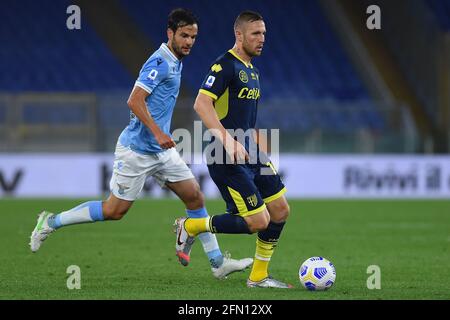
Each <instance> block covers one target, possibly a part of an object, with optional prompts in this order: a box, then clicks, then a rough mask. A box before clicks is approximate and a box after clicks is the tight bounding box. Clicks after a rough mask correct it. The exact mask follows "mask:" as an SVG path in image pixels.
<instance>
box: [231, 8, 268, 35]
mask: <svg viewBox="0 0 450 320" xmlns="http://www.w3.org/2000/svg"><path fill="white" fill-rule="evenodd" d="M260 20H264V19H263V17H262V16H261V15H260V14H259V13H258V12H255V11H250V10H246V11H242V12H241V13H240V14H239V15H238V16H237V18H236V21H235V22H234V29H235V30H236V28H237V27H239V26H240V25H242V24H243V23H244V22H253V21H260Z"/></svg>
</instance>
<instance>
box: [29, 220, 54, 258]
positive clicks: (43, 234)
mask: <svg viewBox="0 0 450 320" xmlns="http://www.w3.org/2000/svg"><path fill="white" fill-rule="evenodd" d="M53 215H54V214H53V213H50V212H48V211H42V212H41V213H40V214H39V215H38V219H37V224H36V227H35V228H34V230H33V232H32V233H31V237H30V248H31V251H32V252H36V251H38V250H39V248H40V247H41V245H42V242H43V241H44V240H45V239H47V237H48V236H49V235H50V233H52V232H53V231H55V229H53V228H51V227H49V225H48V219H49V218H50V217H52V216H53Z"/></svg>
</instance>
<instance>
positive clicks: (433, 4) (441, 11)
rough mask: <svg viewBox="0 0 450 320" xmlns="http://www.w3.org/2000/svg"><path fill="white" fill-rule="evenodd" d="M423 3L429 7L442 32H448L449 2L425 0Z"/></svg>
mask: <svg viewBox="0 0 450 320" xmlns="http://www.w3.org/2000/svg"><path fill="white" fill-rule="evenodd" d="M425 3H426V4H428V5H429V6H430V8H431V10H432V11H433V13H434V14H435V16H436V18H437V21H438V23H439V26H440V27H441V28H442V30H445V31H450V1H448V0H427V1H425Z"/></svg>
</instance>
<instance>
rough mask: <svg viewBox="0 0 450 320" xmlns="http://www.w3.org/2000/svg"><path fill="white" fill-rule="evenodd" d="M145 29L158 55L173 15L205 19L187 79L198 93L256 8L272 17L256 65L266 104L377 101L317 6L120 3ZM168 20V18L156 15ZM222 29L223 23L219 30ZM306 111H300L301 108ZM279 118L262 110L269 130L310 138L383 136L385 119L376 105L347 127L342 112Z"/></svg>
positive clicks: (293, 0)
mask: <svg viewBox="0 0 450 320" xmlns="http://www.w3.org/2000/svg"><path fill="white" fill-rule="evenodd" d="M120 3H121V5H122V6H124V7H125V8H126V9H127V10H128V12H129V14H130V15H131V16H132V18H133V19H134V20H135V21H136V22H137V24H138V26H139V27H140V28H141V29H142V30H143V31H144V32H145V33H146V34H147V36H148V38H149V39H150V40H151V41H152V42H153V44H154V46H155V47H157V46H159V44H160V43H161V42H165V41H167V37H166V32H165V30H166V26H167V15H168V13H169V12H170V10H172V9H173V8H176V7H184V8H188V9H190V10H192V11H193V12H194V13H195V14H196V16H197V17H198V18H199V35H198V38H197V42H196V44H195V46H194V48H193V50H192V53H191V55H190V56H189V57H187V58H186V59H185V61H184V62H183V64H184V70H183V79H184V83H185V84H187V85H188V86H189V87H190V88H191V89H192V90H193V92H196V91H197V89H198V88H199V86H200V84H201V82H202V81H203V76H204V75H205V74H206V72H207V70H208V68H209V66H210V64H211V63H212V62H213V60H214V59H215V58H216V57H218V56H219V55H220V54H222V53H223V52H224V51H225V50H227V49H229V48H231V47H232V46H233V43H234V33H233V22H234V19H235V18H236V16H237V14H238V13H239V12H241V11H243V10H246V9H249V8H251V9H252V10H255V11H258V12H260V13H261V14H262V15H263V17H266V18H267V19H266V20H265V22H266V28H267V36H266V44H265V48H264V52H263V56H262V57H260V58H255V59H254V61H253V63H254V65H255V66H256V67H258V69H259V70H260V72H261V80H262V81H261V86H262V102H263V103H264V102H269V105H270V102H271V101H272V100H277V99H283V100H286V99H288V100H289V99H291V100H292V99H296V100H297V101H314V100H327V99H329V100H333V101H334V102H335V104H336V101H338V103H339V101H342V102H348V101H368V100H370V98H369V95H368V93H367V91H366V89H365V88H364V86H363V84H362V82H361V81H360V79H359V78H358V76H357V74H356V72H355V70H354V69H353V66H352V65H351V63H350V61H349V59H348V57H347V56H346V55H345V53H344V51H343V48H342V46H341V44H340V43H339V41H338V39H337V37H336V35H335V34H334V32H333V31H332V29H331V26H330V25H329V23H328V21H327V19H326V18H325V16H324V15H323V13H322V10H321V8H320V7H319V4H318V3H317V1H315V0H284V1H283V2H282V5H281V4H280V5H276V6H274V3H273V2H272V1H258V2H256V1H250V0H239V1H227V2H223V3H220V4H219V3H217V2H213V1H204V0H196V1H195V0H194V1H189V2H188V3H186V2H185V1H181V0H167V1H164V2H156V3H154V2H149V1H145V0H120ZM155 12H158V13H164V14H155ZM219 21H220V23H216V22H219ZM297 104H298V103H297ZM280 108H282V109H281V110H282V111H283V112H279V113H277V112H276V111H275V110H274V109H272V108H269V109H264V108H261V111H260V120H261V123H264V124H265V125H269V123H272V124H273V123H276V124H277V125H278V126H281V127H282V128H284V129H287V128H291V129H292V130H299V129H304V130H309V129H311V128H313V127H321V128H325V129H332V130H344V131H345V130H352V129H355V128H359V127H370V128H372V129H380V128H383V127H384V123H383V119H382V118H381V116H380V115H379V114H378V113H377V111H376V109H375V106H374V105H369V110H371V111H370V112H369V113H367V112H365V111H363V110H355V111H354V113H356V115H355V116H354V117H355V119H346V118H345V117H344V116H343V114H342V112H340V111H339V110H338V109H336V108H334V109H330V110H329V112H328V114H323V112H319V113H317V114H312V115H311V114H307V113H304V112H301V110H291V111H292V112H291V113H289V117H286V114H287V110H286V109H284V110H283V107H282V106H280Z"/></svg>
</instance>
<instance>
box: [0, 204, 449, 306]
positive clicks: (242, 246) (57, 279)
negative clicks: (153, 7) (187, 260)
mask: <svg viewBox="0 0 450 320" xmlns="http://www.w3.org/2000/svg"><path fill="white" fill-rule="evenodd" d="M81 201H83V200H53V199H48V200H31V199H30V200H15V199H11V200H8V199H2V200H1V201H0V217H1V220H0V221H1V222H0V243H1V244H0V256H1V259H2V262H1V263H0V299H158V300H166V299H167V300H169V299H170V300H174V299H182V300H184V299H226V300H228V299H230V300H235V299H259V300H266V299H276V300H278V299H283V300H304V299H449V298H450V291H449V288H450V271H449V265H450V250H449V247H450V202H449V201H431V200H430V201H422V200H412V201H404V200H389V201H388V200H383V201H381V200H377V201H369V200H361V201H357V200H349V201H346V200H345V201H344V200H326V201H325V200H290V205H291V215H290V217H289V220H288V223H287V225H286V227H285V229H284V232H283V234H282V237H281V240H280V242H279V245H278V247H277V248H276V250H275V253H274V256H273V257H272V261H271V265H270V272H271V274H272V275H273V276H275V277H276V278H278V279H280V280H283V281H287V282H290V283H292V284H293V285H294V286H295V288H294V289H293V290H276V289H249V288H246V286H245V281H246V278H247V276H248V274H249V270H246V271H245V272H241V273H235V274H233V275H231V276H230V277H229V278H228V279H226V280H222V281H219V280H216V279H214V278H213V277H212V274H211V271H210V268H209V264H208V261H207V259H206V256H205V255H204V253H203V250H202V248H201V243H200V242H199V241H198V242H197V243H196V244H195V246H194V249H193V251H192V260H191V264H190V265H189V266H188V267H182V266H181V265H180V264H179V263H178V261H177V259H176V257H175V252H174V250H175V249H174V241H175V237H174V234H173V233H172V223H173V221H174V219H175V218H176V217H177V216H181V215H183V214H184V208H183V205H182V203H181V202H180V201H177V200H172V199H167V200H144V199H142V200H139V201H137V202H136V203H135V206H134V207H133V208H132V209H131V211H130V212H129V213H128V214H127V216H126V217H125V218H124V219H123V220H122V221H118V222H106V223H95V224H86V225H77V226H70V227H67V228H63V229H60V230H58V231H57V232H56V233H54V234H52V235H51V236H50V238H49V239H48V240H47V241H46V242H45V243H44V244H43V246H42V247H41V249H40V250H39V251H38V252H37V253H35V254H33V253H31V251H30V249H29V246H28V242H29V236H30V233H31V231H32V229H33V228H34V225H35V222H36V215H37V213H38V212H39V211H40V210H42V209H44V208H45V209H47V210H50V211H55V212H57V211H61V210H64V209H69V208H71V207H73V206H75V205H77V204H78V203H80V202H81ZM207 205H208V211H209V212H210V214H212V213H220V212H221V211H223V209H224V204H223V202H222V201H220V200H211V201H208V203H207ZM218 238H219V243H220V246H221V248H222V250H224V251H225V250H228V251H230V252H231V253H232V255H233V257H250V256H253V254H254V249H255V235H219V236H218ZM317 255H320V256H324V257H326V258H328V259H329V260H331V261H332V262H333V263H334V265H335V266H336V273H337V278H336V283H335V285H334V286H333V287H332V288H331V290H329V291H325V292H309V291H306V290H305V289H303V288H302V287H301V286H300V283H299V280H298V269H299V266H300V264H301V263H302V262H303V261H304V260H305V259H306V258H308V257H310V256H317ZM70 265H77V266H79V267H80V270H81V289H80V290H69V289H68V288H67V286H66V281H67V279H68V277H69V274H67V273H66V270H67V267H68V266H70ZM370 265H377V266H379V267H380V269H381V289H379V290H377V289H374V290H369V289H368V288H367V279H368V277H369V276H370V275H371V274H368V273H367V268H368V266H370Z"/></svg>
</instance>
